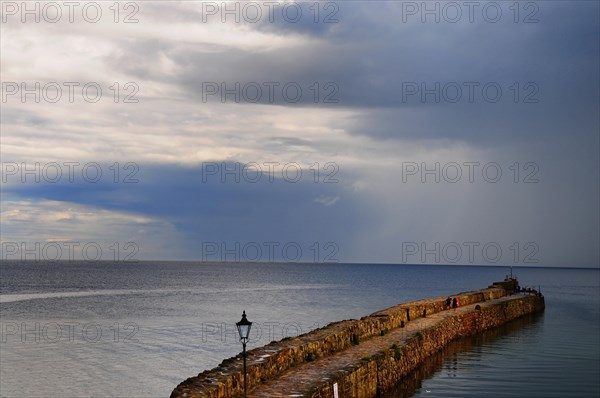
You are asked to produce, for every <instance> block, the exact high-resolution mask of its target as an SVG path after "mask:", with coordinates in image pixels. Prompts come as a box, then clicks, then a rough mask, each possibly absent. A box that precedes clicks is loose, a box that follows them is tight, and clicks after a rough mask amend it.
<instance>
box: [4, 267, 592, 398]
mask: <svg viewBox="0 0 600 398" xmlns="http://www.w3.org/2000/svg"><path fill="white" fill-rule="evenodd" d="M508 272H509V269H508V268H505V267H461V266H429V265H368V264H240V263H237V264H210V263H207V264H202V263H190V262H140V263H117V264H114V263H84V262H81V263H79V262H63V263H43V262H10V261H2V262H1V263H0V280H1V282H0V322H1V325H0V331H1V333H2V335H1V340H0V395H1V396H2V397H21V396H28V397H166V396H168V395H169V394H170V392H171V390H172V389H173V388H174V387H175V386H176V385H177V384H178V383H179V382H180V381H182V380H184V379H185V378H187V377H190V376H193V375H196V374H198V373H199V372H200V371H202V370H205V369H209V368H212V367H214V366H216V365H217V364H219V363H220V362H221V360H223V359H224V358H227V357H230V356H232V355H235V354H237V353H238V352H239V351H240V349H241V347H240V344H239V342H238V340H237V338H236V335H237V332H236V330H235V325H234V324H235V322H237V321H239V319H240V316H241V312H242V310H244V309H245V310H246V312H247V314H248V318H249V320H251V321H253V322H254V325H253V333H252V341H251V342H250V348H252V347H254V346H260V345H263V344H266V343H268V342H270V341H272V340H279V339H281V338H282V337H285V336H293V335H297V334H300V333H304V332H307V331H309V330H311V329H313V328H316V327H320V326H324V325H326V324H328V323H329V322H332V321H338V320H342V319H348V318H357V317H361V316H364V315H367V314H369V313H371V312H374V311H376V310H379V309H382V308H385V307H388V306H391V305H394V304H397V303H400V302H403V301H407V300H413V299H419V298H424V297H431V296H444V295H448V294H452V293H456V292H459V291H468V290H473V289H478V288H481V287H485V286H487V285H489V284H490V283H491V282H493V281H496V280H501V279H503V278H504V276H505V275H506V274H507V273H508ZM514 272H515V273H516V274H517V276H518V277H519V279H520V281H521V285H525V286H526V285H530V286H541V289H542V292H543V293H544V295H545V296H546V306H547V308H546V312H545V313H544V314H543V315H541V316H536V317H529V318H527V319H523V320H520V321H518V322H516V323H513V324H510V325H507V326H506V327H505V328H504V329H503V330H497V331H493V332H491V333H487V334H484V335H481V336H477V337H475V338H472V339H465V340H461V341H459V342H457V343H456V344H453V345H452V346H450V347H448V349H447V350H445V351H444V352H443V353H440V355H438V356H435V357H434V358H432V359H431V361H429V363H428V364H427V366H424V367H423V369H420V370H419V374H416V375H415V377H414V383H412V385H411V386H408V387H406V386H405V387H402V388H400V389H399V392H398V393H397V394H396V396H398V397H400V396H407V395H411V394H415V395H416V396H421V395H423V396H427V397H432V396H437V397H482V396H493V397H524V396H527V397H567V396H568V397H597V396H599V395H600V365H599V363H600V348H599V347H600V271H598V270H584V269H566V268H562V269H551V268H519V269H516V268H515V270H514ZM423 378H424V379H423Z"/></svg>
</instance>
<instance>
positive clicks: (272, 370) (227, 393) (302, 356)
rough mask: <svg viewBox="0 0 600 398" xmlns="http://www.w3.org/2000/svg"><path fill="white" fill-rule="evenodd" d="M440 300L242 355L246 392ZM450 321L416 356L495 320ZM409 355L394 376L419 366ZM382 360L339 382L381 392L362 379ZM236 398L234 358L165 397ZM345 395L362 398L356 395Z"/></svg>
mask: <svg viewBox="0 0 600 398" xmlns="http://www.w3.org/2000/svg"><path fill="white" fill-rule="evenodd" d="M507 292H508V291H507V290H505V286H503V285H497V284H495V285H493V286H491V287H489V288H487V289H482V290H477V291H474V292H465V293H459V294H458V295H454V296H452V297H458V298H459V299H460V304H461V306H463V305H469V304H474V303H484V302H485V301H488V300H492V299H496V298H500V297H503V296H505V295H506V294H507ZM445 301H446V297H439V298H435V299H425V300H418V301H413V302H409V303H404V304H399V305H396V306H393V307H390V308H387V309H385V310H382V311H377V312H375V313H373V314H371V315H369V316H366V317H363V318H361V319H360V320H346V321H341V322H335V323H331V324H329V325H327V326H325V327H323V328H320V329H316V330H313V331H311V332H309V333H306V334H304V335H301V336H297V337H294V338H289V339H284V340H281V341H278V342H274V343H271V344H268V345H266V346H263V347H260V348H255V349H253V350H250V351H248V353H247V354H248V356H247V363H248V368H247V382H248V388H249V389H252V388H253V387H254V386H257V385H259V384H261V383H264V382H266V381H267V380H269V379H272V378H274V377H276V376H277V375H279V374H281V373H282V372H284V371H286V370H288V369H290V368H292V367H295V366H297V365H299V364H301V363H303V362H307V361H313V360H316V359H318V358H321V357H324V356H328V355H331V354H334V353H336V352H339V351H342V350H345V349H347V348H349V347H350V346H352V345H353V344H356V342H357V341H360V340H365V339H368V338H371V337H373V336H377V335H380V334H383V333H385V332H386V331H387V330H392V329H395V328H398V327H401V326H402V324H403V322H404V324H406V323H407V322H410V321H412V320H415V319H417V318H420V317H423V316H427V315H431V314H434V313H437V312H440V311H443V310H445V309H447V307H446V305H445ZM511 308H512V307H511ZM488 311H490V310H487V309H486V311H485V313H486V314H487V313H488ZM511 311H512V309H511ZM482 313H483V312H482ZM475 315H477V314H475ZM505 318H506V316H500V318H498V322H499V323H503V322H505V321H506V319H505ZM456 322H457V323H456V325H454V324H451V325H446V326H450V328H449V331H448V332H447V333H443V336H438V337H441V340H437V341H439V342H440V343H439V344H441V345H439V347H438V346H435V347H429V345H424V348H421V349H420V350H419V351H418V352H421V351H423V352H428V353H429V352H430V351H431V350H437V349H439V348H440V347H442V346H443V345H445V342H446V341H447V340H448V339H453V338H456V337H460V336H461V335H464V334H470V333H475V332H476V330H479V329H481V330H484V329H485V328H487V327H492V326H488V325H492V324H494V322H495V321H494V318H493V316H492V317H491V318H490V317H489V316H487V315H486V316H480V315H477V316H472V317H470V318H469V317H466V318H465V319H461V320H460V321H456ZM457 325H463V326H461V327H462V328H463V329H465V330H464V331H460V330H457V327H458V326H457ZM464 325H468V326H464ZM431 333H433V332H431ZM438 333H439V332H438ZM415 344H416V343H415ZM408 349H409V348H405V350H408ZM414 355H416V354H411V355H407V358H409V357H410V358H411V359H410V360H409V359H406V361H408V362H407V363H406V364H404V363H403V364H402V366H401V367H400V368H394V369H395V370H394V372H396V373H397V372H398V371H399V370H398V369H403V370H402V371H401V372H402V373H404V369H406V370H410V369H412V368H414V367H415V366H416V364H418V362H419V358H417V357H414ZM427 355H428V354H427ZM382 361H383V362H381V364H379V363H377V364H368V366H367V365H365V368H364V369H362V368H361V369H360V370H358V369H357V370H356V374H355V375H354V376H350V375H347V377H349V378H350V379H348V380H351V379H352V378H354V379H353V380H354V382H352V383H351V382H350V381H347V382H345V383H349V384H348V385H349V386H356V385H357V384H356V383H359V384H360V386H362V387H360V388H361V389H362V388H365V389H367V390H369V391H371V390H372V389H373V388H375V389H377V388H381V386H378V385H377V383H375V387H373V386H372V384H373V383H371V382H369V381H368V380H372V379H371V377H372V376H373V374H371V373H372V372H376V373H378V372H383V373H382V375H384V376H385V373H386V372H391V370H385V369H386V367H385V366H384V365H385V361H389V358H388V359H385V360H384V358H382ZM411 363H412V364H414V366H409V364H411ZM391 365H392V364H391V363H390V366H391ZM352 374H354V373H352ZM386 379H387V378H385V377H384V379H383V380H386ZM344 380H345V379H344ZM360 380H362V381H360ZM374 380H375V381H377V380H378V378H377V377H375V379H374ZM342 382H343V380H342V379H340V383H342ZM384 384H385V383H384ZM367 386H370V387H367ZM349 388H350V387H349ZM352 388H353V387H352ZM329 391H331V390H329ZM242 395H243V374H242V360H241V355H238V356H236V357H233V358H229V359H226V360H224V361H223V362H222V363H221V364H220V365H219V366H218V367H216V368H214V369H212V370H208V371H204V372H202V373H200V374H199V375H198V376H196V377H192V378H189V379H187V380H185V381H184V382H182V383H181V384H180V385H178V386H177V387H176V388H175V389H174V390H173V392H172V394H171V398H184V397H185V398H194V397H202V398H204V397H206V398H229V397H239V396H242ZM330 395H331V393H329V395H315V397H319V396H323V397H324V396H330ZM343 396H344V397H346V396H350V395H346V394H344V395H343ZM351 396H363V395H360V394H359V395H351ZM364 396H367V395H364Z"/></svg>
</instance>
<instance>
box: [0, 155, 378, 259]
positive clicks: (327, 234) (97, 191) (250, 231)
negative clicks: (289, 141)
mask: <svg viewBox="0 0 600 398" xmlns="http://www.w3.org/2000/svg"><path fill="white" fill-rule="evenodd" d="M209 164H210V166H208V165H209ZM235 165H236V163H232V162H230V163H221V162H217V163H213V162H209V163H206V164H205V165H204V166H198V167H176V166H153V165H140V171H139V173H138V174H136V176H135V177H136V179H138V180H139V183H135V184H122V183H119V184H116V183H113V182H112V180H111V179H110V178H107V179H102V180H101V181H99V182H98V183H86V182H80V183H69V182H67V181H64V182H63V183H60V184H49V183H43V182H42V183H39V184H25V185H24V184H17V185H10V186H7V187H6V188H5V189H3V191H4V193H5V194H7V195H16V196H17V197H20V198H27V199H28V200H34V201H40V200H53V201H61V202H70V203H78V204H81V205H86V206H89V207H90V208H94V209H105V210H113V211H119V212H126V213H128V214H132V215H135V214H139V215H145V216H150V217H153V218H154V219H163V220H169V222H170V223H172V224H173V225H174V226H176V228H177V230H178V231H179V232H183V234H182V235H183V236H185V238H184V239H186V240H188V241H187V242H185V243H186V245H188V251H187V253H188V254H190V253H192V254H193V255H195V256H196V258H199V257H200V254H201V253H200V252H198V251H196V249H195V248H198V245H199V243H198V242H203V241H204V242H215V241H216V242H220V241H227V242H236V241H238V242H250V241H256V242H269V241H276V242H288V241H296V242H302V243H303V245H304V243H306V244H307V245H308V244H310V242H315V241H319V242H323V243H326V242H330V241H333V242H340V244H341V242H342V241H344V240H346V237H344V236H342V235H340V231H348V233H351V231H353V230H355V229H358V228H360V227H361V225H366V224H367V223H368V220H367V219H366V218H365V215H363V214H362V213H361V212H360V211H359V209H360V208H361V206H362V205H361V204H360V203H359V201H358V200H357V199H356V197H355V196H354V195H352V189H351V188H350V189H349V188H348V184H344V182H343V181H344V176H341V175H337V174H336V176H335V177H336V179H338V180H339V181H338V182H337V183H324V182H323V177H324V176H320V177H319V180H320V181H319V182H318V183H315V182H314V181H315V180H314V174H313V173H311V170H310V169H309V168H308V166H307V167H305V168H304V167H303V168H302V169H303V170H302V177H301V179H300V180H299V181H298V182H296V183H293V182H291V181H292V180H294V179H295V175H296V174H295V173H294V171H295V170H297V168H295V169H292V170H291V171H290V174H289V175H288V177H287V179H286V178H282V174H281V173H282V172H281V168H275V170H274V172H273V173H269V172H268V170H267V168H264V169H263V172H262V177H261V178H260V181H259V182H257V183H252V182H251V181H252V180H254V179H256V178H257V175H258V174H256V173H253V172H252V171H250V170H249V169H248V172H247V174H243V173H244V172H242V173H238V178H239V182H236V180H235V178H236V177H235V175H233V174H229V175H226V176H224V174H223V173H224V171H225V170H226V168H227V169H228V170H234V169H235V167H236V166H235ZM237 165H238V167H243V165H242V164H241V163H237ZM214 166H216V167H217V170H218V171H217V174H213V171H214V170H215V169H214ZM209 167H212V169H211V168H209ZM240 170H241V169H240ZM203 173H204V174H203ZM340 174H342V173H340ZM270 176H273V181H272V182H270V181H269V178H270ZM223 178H224V179H225V182H222V179H223ZM367 218H368V217H367ZM194 242H196V243H194ZM180 243H182V242H180ZM303 247H308V246H303Z"/></svg>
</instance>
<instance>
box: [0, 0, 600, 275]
mask: <svg viewBox="0 0 600 398" xmlns="http://www.w3.org/2000/svg"><path fill="white" fill-rule="evenodd" d="M69 4H70V5H69ZM69 4H65V3H64V2H35V1H31V2H26V3H22V2H12V1H2V2H1V13H2V15H1V18H2V21H1V25H0V51H1V54H0V55H1V60H0V68H1V74H2V77H1V81H2V87H1V90H2V91H1V95H2V98H1V103H0V106H1V117H0V125H1V135H0V138H1V140H0V144H1V148H0V155H1V163H2V181H1V188H2V189H1V193H0V198H1V209H0V211H1V231H0V235H1V237H0V240H1V243H2V248H1V250H2V252H1V253H0V254H1V256H2V259H3V260H4V259H37V260H52V259H63V260H65V259H77V258H83V259H113V260H114V259H116V260H118V261H132V260H204V261H265V262H269V261H284V262H295V261H303V262H362V263H398V264H402V263H410V264H425V263H427V264H467V265H475V264H482V265H510V266H564V267H596V268H597V267H599V264H600V257H599V244H598V242H599V241H600V234H599V225H600V216H599V203H600V194H599V181H600V172H599V168H600V166H599V153H600V144H599V136H600V134H599V132H600V126H599V109H600V106H599V105H600V104H599V102H600V95H599V86H600V81H599V70H600V65H599V42H600V40H599V38H600V32H599V26H600V22H599V16H600V6H599V3H598V2H596V1H520V2H514V1H496V2H487V1H484V2H478V1H474V2H470V3H469V2H445V1H439V2H438V1H428V2H410V1H336V2H334V1H321V2H313V1H311V2H289V1H274V2H267V1H255V2H252V1H249V2H248V1H243V2H242V1H237V2H220V1H219V2H200V1H133V2H125V1H124V2H113V1H109V2H105V1H96V2H74V3H69Z"/></svg>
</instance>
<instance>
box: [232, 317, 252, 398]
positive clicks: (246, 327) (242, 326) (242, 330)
mask: <svg viewBox="0 0 600 398" xmlns="http://www.w3.org/2000/svg"><path fill="white" fill-rule="evenodd" d="M235 326H237V330H238V333H239V334H240V341H241V342H242V346H243V347H244V351H243V353H242V357H243V358H244V398H246V343H247V342H248V336H250V328H251V327H252V322H249V321H248V319H246V311H244V312H243V313H242V320H241V321H239V322H237V323H236V324H235Z"/></svg>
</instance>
